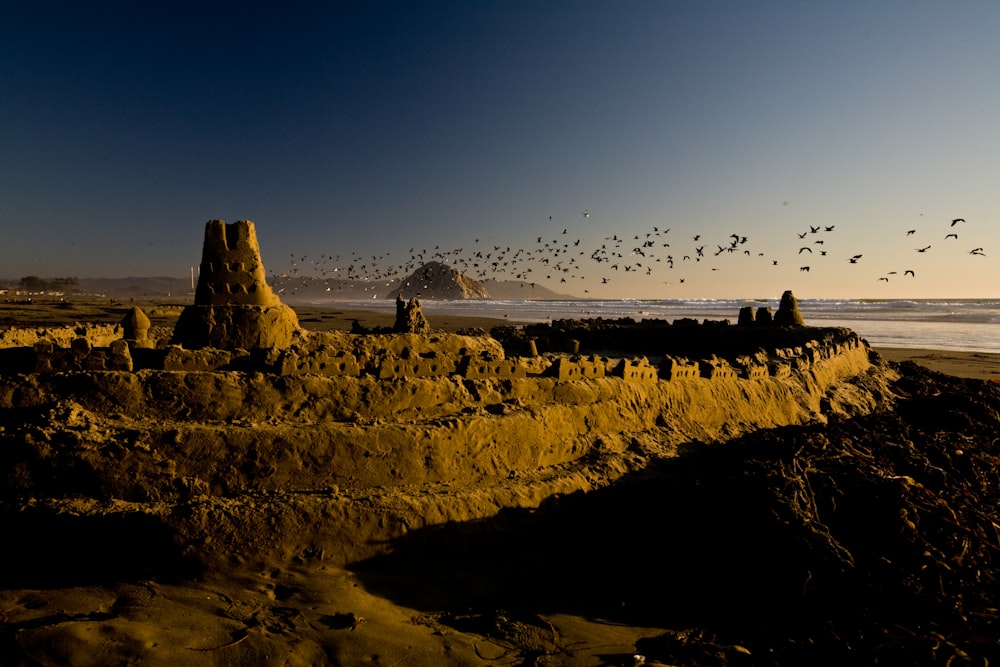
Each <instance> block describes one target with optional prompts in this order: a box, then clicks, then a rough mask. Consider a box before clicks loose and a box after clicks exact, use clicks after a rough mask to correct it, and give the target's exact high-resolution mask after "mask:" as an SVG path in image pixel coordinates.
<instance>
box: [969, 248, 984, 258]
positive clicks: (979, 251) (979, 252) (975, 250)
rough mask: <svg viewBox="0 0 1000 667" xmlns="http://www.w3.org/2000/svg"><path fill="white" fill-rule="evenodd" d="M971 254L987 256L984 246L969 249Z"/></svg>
mask: <svg viewBox="0 0 1000 667" xmlns="http://www.w3.org/2000/svg"><path fill="white" fill-rule="evenodd" d="M969 254H970V255H979V256H980V257H986V253H985V252H983V249H982V248H973V249H972V250H970V251H969Z"/></svg>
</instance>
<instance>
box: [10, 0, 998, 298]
mask: <svg viewBox="0 0 1000 667" xmlns="http://www.w3.org/2000/svg"><path fill="white" fill-rule="evenodd" d="M997 35H1000V3H996V2H994V1H992V0H982V1H959V2H924V1H913V2H910V1H907V2H838V3H819V2H801V1H799V0H789V1H787V2H783V1H762V2H735V1H732V2H730V1H719V2H712V1H701V2H667V1H658V2H625V3H622V2H588V1H581V2H515V1H512V2H428V3H413V2H353V3H336V2H330V3H326V2H315V3H306V2H289V3H281V4H279V3H222V2H197V3H194V2H192V3H183V2H172V3H135V2H99V3H77V2H44V1H43V2H37V3H3V4H2V6H0V232H2V236H3V239H4V241H3V244H2V246H0V276H3V277H8V278H17V277H19V276H23V275H31V274H34V275H42V276H64V275H76V276H80V277H115V276H130V275H170V276H178V277H181V276H185V275H187V273H188V271H189V267H191V266H192V265H195V266H196V265H197V264H198V262H199V260H200V252H201V241H202V235H203V229H204V223H205V222H206V221H207V220H209V219H213V218H222V219H225V220H228V221H230V222H231V221H235V220H237V219H250V220H253V221H255V223H256V226H257V234H258V238H259V239H260V242H261V247H262V253H263V257H264V262H265V265H266V266H267V268H268V270H269V271H270V272H273V273H282V272H288V271H292V270H295V269H296V268H297V269H299V270H300V271H303V272H308V271H317V272H318V271H320V270H322V271H331V270H332V269H333V268H340V269H341V271H342V272H346V269H347V267H348V266H350V265H354V266H355V270H356V271H357V270H358V269H357V267H359V266H361V265H362V264H369V263H370V260H371V258H376V259H375V260H374V261H375V262H377V263H378V267H372V266H366V267H365V269H364V270H365V271H369V272H370V273H371V275H373V276H374V275H378V274H380V273H382V272H384V271H386V270H389V269H390V267H393V266H396V267H399V266H403V265H406V264H408V263H409V262H410V261H411V260H410V256H411V253H410V249H411V248H414V249H415V250H414V253H417V252H418V251H419V250H423V249H427V250H428V251H429V252H428V253H426V254H425V255H424V259H429V258H430V256H431V255H433V253H434V252H435V250H434V247H435V246H437V247H438V248H439V251H440V252H442V253H443V257H442V258H443V259H444V260H445V261H447V262H448V263H451V264H453V265H457V266H459V267H460V268H467V269H469V271H470V273H473V274H474V277H482V276H481V275H475V274H476V273H477V271H481V270H484V269H483V267H485V266H487V265H488V264H489V263H490V261H492V259H493V258H491V260H490V261H486V260H481V261H479V262H478V263H480V265H481V266H480V267H479V269H478V270H477V269H473V268H472V264H473V261H474V260H473V257H474V253H476V252H479V253H480V254H482V255H487V254H493V257H494V258H495V257H496V254H494V253H500V252H501V251H495V250H494V248H496V247H498V246H499V247H500V248H501V249H502V250H506V248H508V247H509V248H511V250H510V251H509V252H508V253H507V254H506V255H505V257H504V260H505V261H508V262H511V258H512V257H513V256H514V255H515V254H516V251H517V250H518V249H520V250H522V251H523V252H522V254H521V256H520V257H519V258H518V259H517V260H516V261H513V262H511V263H510V264H508V268H507V269H506V272H505V273H498V274H496V275H495V277H497V278H500V279H505V278H511V277H513V275H512V274H513V273H514V272H518V271H524V269H525V268H532V272H530V273H529V274H527V275H528V276H529V279H530V280H533V281H535V282H538V283H539V284H543V285H545V286H547V287H551V288H552V289H555V290H557V291H561V292H565V293H570V294H575V295H577V296H592V297H602V298H618V297H622V298H631V297H643V298H658V297H663V298H693V297H706V298H710V297H722V298H739V297H749V298H753V297H767V298H775V297H777V296H778V295H780V294H781V292H782V291H783V290H785V289H793V290H794V291H795V293H796V295H797V296H799V297H800V298H823V297H880V296H885V297H893V298H907V297H997V296H1000V290H998V284H1000V281H998V278H1000V264H998V260H997V258H998V257H1000V187H998V186H1000V121H998V120H997V119H1000V74H998V73H1000V40H998V39H997V37H996V36H997ZM584 211H589V212H590V215H589V217H585V216H584V215H583V212H584ZM550 216H551V218H550ZM955 218H963V219H964V220H965V222H962V223H957V224H956V225H954V226H952V225H951V220H953V219H955ZM830 226H832V227H833V229H832V230H831V231H826V227H830ZM811 227H820V231H818V232H815V233H810V228H811ZM667 229H669V230H670V231H669V232H666V231H665V230H667ZM563 230H566V233H565V234H563ZM654 230H655V231H654ZM910 230H915V231H914V233H913V234H911V235H907V232H908V231H910ZM950 233H954V234H957V235H958V238H945V237H946V235H948V234H950ZM646 234H650V236H646ZM734 234H735V235H736V237H733V235H734ZM799 234H806V236H804V237H802V238H799ZM696 235H697V236H699V237H700V238H699V240H698V241H695V240H694V236H696ZM616 236H617V237H618V239H622V242H621V243H619V242H618V241H616V240H615V237H616ZM539 237H541V238H542V239H543V240H542V242H541V243H539V242H538V241H537V239H538V238H539ZM636 237H638V238H636ZM744 238H745V239H746V240H745V241H744V240H743V239H744ZM734 239H735V243H736V245H735V246H734V247H733V249H732V250H730V249H729V247H730V245H732V244H733V242H734ZM577 241H579V244H576V242H577ZM648 241H653V242H655V245H653V246H648V245H646V246H644V245H643V244H645V243H646V242H648ZM817 241H823V243H822V244H820V243H816V242H817ZM546 243H548V244H549V245H548V246H546V245H545V244H546ZM664 243H669V244H670V245H669V246H664V245H663V244H664ZM602 246H603V249H602ZM703 246H704V247H703ZM719 246H722V247H723V248H724V250H723V251H722V252H721V253H720V254H718V255H716V254H715V253H716V252H717V249H718V247H719ZM807 246H808V247H809V250H802V248H804V247H807ZM926 246H931V247H930V248H929V249H927V250H926V251H924V252H917V248H923V247H926ZM699 247H703V250H702V253H703V255H704V256H703V257H698V256H697V252H696V250H697V248H699ZM636 248H639V249H640V251H641V252H638V253H637V252H635V249H636ZM977 248H982V250H981V251H980V253H977V254H970V252H971V251H972V250H974V249H977ZM459 249H461V250H459ZM823 252H826V253H827V254H826V255H825V256H824V255H822V254H821V253H823ZM580 253H583V254H580ZM595 253H597V254H595ZM617 253H620V254H621V256H620V257H619V256H618V255H617ZM859 254H860V255H862V257H861V258H860V259H858V260H857V262H856V263H853V264H852V263H851V262H850V261H849V258H852V257H854V256H855V255H859ZM303 256H305V259H303ZM338 257H339V258H338ZM526 257H531V259H530V260H528V259H525V258H526ZM668 257H670V258H672V259H673V262H672V264H673V268H670V262H669V261H668ZM684 257H690V259H684ZM293 258H294V262H295V264H294V265H293V264H292V262H293ZM366 258H367V259H366ZM543 258H548V259H549V261H548V262H547V263H543V262H542V259H543ZM570 259H572V260H573V261H572V262H570ZM598 259H600V260H601V261H598ZM604 260H608V261H604ZM657 260H659V261H657ZM557 265H558V267H559V268H558V269H557V268H555V267H556V266H557ZM615 265H617V266H618V268H617V269H613V268H612V266H615ZM501 266H502V264H501ZM626 266H628V267H629V270H628V271H626V270H625V267H626ZM805 266H808V267H809V271H804V270H803V267H805ZM563 269H568V270H566V271H564V270H563ZM907 270H912V271H913V273H914V274H915V275H912V276H911V275H906V274H905V271H907ZM892 272H895V273H892ZM522 275H524V274H522ZM563 280H566V282H562V281H563Z"/></svg>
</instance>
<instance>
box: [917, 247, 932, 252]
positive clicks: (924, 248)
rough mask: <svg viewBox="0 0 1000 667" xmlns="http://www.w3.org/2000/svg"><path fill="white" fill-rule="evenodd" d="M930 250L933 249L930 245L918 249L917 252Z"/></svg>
mask: <svg viewBox="0 0 1000 667" xmlns="http://www.w3.org/2000/svg"><path fill="white" fill-rule="evenodd" d="M930 249H931V247H930V246H929V245H927V246H924V247H923V248H917V249H916V250H917V252H927V251H928V250H930Z"/></svg>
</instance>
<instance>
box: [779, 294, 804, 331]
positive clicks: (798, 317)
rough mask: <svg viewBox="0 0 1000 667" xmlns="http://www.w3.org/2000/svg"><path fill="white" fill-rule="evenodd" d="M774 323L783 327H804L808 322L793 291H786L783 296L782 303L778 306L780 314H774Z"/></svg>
mask: <svg viewBox="0 0 1000 667" xmlns="http://www.w3.org/2000/svg"><path fill="white" fill-rule="evenodd" d="M774 323H775V324H777V325H778V326H782V327H802V326H805V324H806V322H805V320H803V319H802V313H801V312H799V302H798V301H797V300H796V299H795V295H794V294H792V290H785V293H784V294H782V295H781V303H779V304H778V312H777V313H775V314H774Z"/></svg>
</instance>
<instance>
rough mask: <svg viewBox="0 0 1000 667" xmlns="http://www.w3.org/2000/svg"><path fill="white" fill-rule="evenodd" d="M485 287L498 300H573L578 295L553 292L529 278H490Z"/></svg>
mask: <svg viewBox="0 0 1000 667" xmlns="http://www.w3.org/2000/svg"><path fill="white" fill-rule="evenodd" d="M483 287H485V288H486V290H487V291H488V292H489V293H490V298H491V299H496V300H497V301H514V300H518V299H521V300H535V301H571V300H573V299H576V298H578V297H575V296H572V295H569V294H560V293H558V292H553V291H552V290H550V289H549V288H548V287H543V286H541V285H539V284H538V283H533V282H528V281H527V280H493V279H492V278H491V279H489V280H484V281H483Z"/></svg>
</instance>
